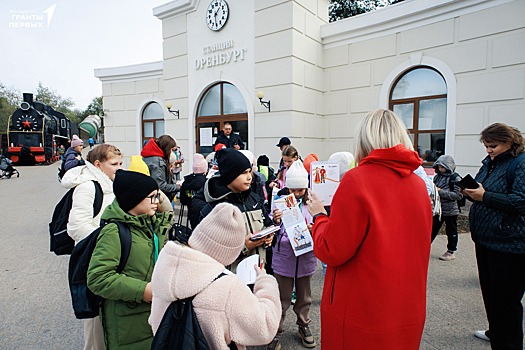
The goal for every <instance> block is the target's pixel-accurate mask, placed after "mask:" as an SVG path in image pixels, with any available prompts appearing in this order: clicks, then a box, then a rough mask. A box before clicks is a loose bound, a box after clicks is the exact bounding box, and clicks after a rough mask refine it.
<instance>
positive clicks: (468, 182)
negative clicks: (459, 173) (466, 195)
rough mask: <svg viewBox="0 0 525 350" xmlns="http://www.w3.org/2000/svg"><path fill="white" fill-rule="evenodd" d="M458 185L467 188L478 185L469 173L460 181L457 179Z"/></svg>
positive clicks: (474, 187) (473, 187)
mask: <svg viewBox="0 0 525 350" xmlns="http://www.w3.org/2000/svg"><path fill="white" fill-rule="evenodd" d="M458 186H459V187H461V188H462V189H465V188H468V189H473V190H475V189H476V188H478V187H479V184H478V183H477V181H476V180H474V178H473V177H472V176H470V174H467V175H465V176H464V177H463V178H462V179H461V180H460V181H458Z"/></svg>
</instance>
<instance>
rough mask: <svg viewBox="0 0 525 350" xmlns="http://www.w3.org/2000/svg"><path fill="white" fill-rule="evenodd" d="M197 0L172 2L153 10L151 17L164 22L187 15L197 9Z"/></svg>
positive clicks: (176, 0)
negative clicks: (170, 18)
mask: <svg viewBox="0 0 525 350" xmlns="http://www.w3.org/2000/svg"><path fill="white" fill-rule="evenodd" d="M198 2H199V0H174V1H171V2H168V3H167V4H164V5H160V6H157V7H155V8H154V9H153V16H155V17H157V18H158V19H161V20H164V19H167V18H169V17H173V16H177V15H181V14H184V13H188V12H190V11H193V10H195V9H196V8H197V3H198Z"/></svg>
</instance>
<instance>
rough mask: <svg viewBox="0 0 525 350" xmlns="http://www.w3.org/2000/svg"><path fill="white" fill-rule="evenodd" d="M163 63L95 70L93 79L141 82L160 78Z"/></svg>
mask: <svg viewBox="0 0 525 350" xmlns="http://www.w3.org/2000/svg"><path fill="white" fill-rule="evenodd" d="M163 71H164V61H159V62H149V63H141V64H134V65H130V66H122V67H111V68H96V69H95V77H97V78H99V79H100V81H102V82H109V81H111V82H116V81H130V80H143V79H150V78H154V77H159V78H160V77H162V74H163Z"/></svg>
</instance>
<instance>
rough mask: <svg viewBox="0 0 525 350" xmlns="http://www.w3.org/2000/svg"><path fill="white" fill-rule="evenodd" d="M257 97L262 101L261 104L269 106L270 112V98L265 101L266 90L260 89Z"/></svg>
mask: <svg viewBox="0 0 525 350" xmlns="http://www.w3.org/2000/svg"><path fill="white" fill-rule="evenodd" d="M257 98H258V99H259V101H261V104H262V105H263V106H264V107H266V108H268V112H270V100H268V101H263V98H264V92H263V91H262V90H259V91H257Z"/></svg>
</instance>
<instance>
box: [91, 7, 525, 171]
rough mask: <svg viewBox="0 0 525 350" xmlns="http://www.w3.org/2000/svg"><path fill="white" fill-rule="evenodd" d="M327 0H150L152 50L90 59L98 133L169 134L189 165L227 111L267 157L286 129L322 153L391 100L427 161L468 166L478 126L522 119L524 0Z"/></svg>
mask: <svg viewBox="0 0 525 350" xmlns="http://www.w3.org/2000/svg"><path fill="white" fill-rule="evenodd" d="M328 6H329V1H327V0H257V1H254V0H211V1H210V0H175V1H172V2H169V3H166V4H165V5H162V6H159V7H156V8H154V9H153V15H154V16H156V17H157V18H159V19H160V20H161V21H162V36H163V57H162V60H161V61H158V62H149V63H144V64H138V65H133V66H123V67H112V68H100V69H96V70H95V76H96V77H98V78H99V79H100V81H101V82H102V93H103V103H104V111H105V116H104V126H105V129H104V130H105V138H106V142H109V143H114V144H116V145H118V146H119V147H120V148H121V149H122V150H123V152H124V153H125V154H126V155H132V154H139V152H140V149H141V147H142V145H143V142H144V141H145V140H147V139H149V138H150V137H157V136H160V135H162V134H164V133H167V134H170V135H172V136H173V137H174V138H175V139H176V140H177V142H178V144H179V145H180V146H181V149H182V152H183V153H184V155H185V157H186V159H187V160H188V161H187V162H186V163H185V166H184V172H183V173H188V172H191V159H192V154H194V153H195V152H200V153H203V154H205V155H206V154H207V153H209V152H211V150H212V143H213V142H214V140H215V137H216V136H217V134H218V132H219V131H220V130H221V129H222V127H223V125H224V123H225V122H231V124H232V125H233V130H234V132H237V133H239V134H240V135H241V137H242V139H243V140H244V143H245V146H246V148H247V149H250V150H251V151H252V152H253V153H254V154H255V156H258V155H259V154H263V153H264V154H267V155H268V156H269V157H270V159H271V161H272V164H276V163H277V162H278V160H279V158H280V154H279V149H278V148H277V147H275V145H276V143H277V142H278V140H279V138H280V137H282V136H288V137H289V138H290V139H291V140H292V144H293V145H294V146H296V148H297V149H298V150H299V152H300V154H301V155H303V156H305V155H307V154H309V153H316V154H317V155H318V156H319V158H320V159H321V160H322V159H327V158H328V157H329V155H330V154H332V153H333V152H336V151H350V152H352V153H353V152H354V134H355V129H356V127H357V125H358V122H359V121H360V120H361V119H362V118H363V117H364V116H365V115H366V114H367V113H368V112H369V111H370V110H373V109H376V108H389V109H392V110H394V111H395V112H396V113H397V114H398V115H399V116H400V117H401V118H402V119H403V121H404V122H405V124H406V126H407V128H408V130H409V133H410V135H411V137H412V139H413V141H414V145H415V147H416V149H417V150H418V151H419V153H420V155H421V157H422V158H423V159H424V161H425V164H426V165H430V164H432V161H433V160H435V159H436V158H437V157H438V156H439V155H441V154H449V155H452V156H453V157H454V158H455V160H456V162H457V165H458V169H457V170H458V172H459V173H461V174H465V173H473V174H475V173H476V171H477V169H478V168H479V167H480V161H481V159H483V158H484V156H485V151H484V148H483V147H482V145H481V144H480V142H479V133H480V131H481V130H482V129H483V128H485V127H486V126H488V125H490V124H491V123H494V122H504V123H507V124H510V125H513V126H515V127H518V128H519V129H520V130H521V131H525V100H524V98H525V1H523V0H406V1H404V2H401V3H398V4H395V5H391V6H388V7H385V8H383V9H380V10H376V11H373V12H369V13H366V14H362V15H359V16H356V17H351V18H348V19H344V20H341V21H337V22H333V23H329V18H328ZM261 96H262V98H259V97H261ZM261 101H262V102H265V103H264V104H263V103H261Z"/></svg>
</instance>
